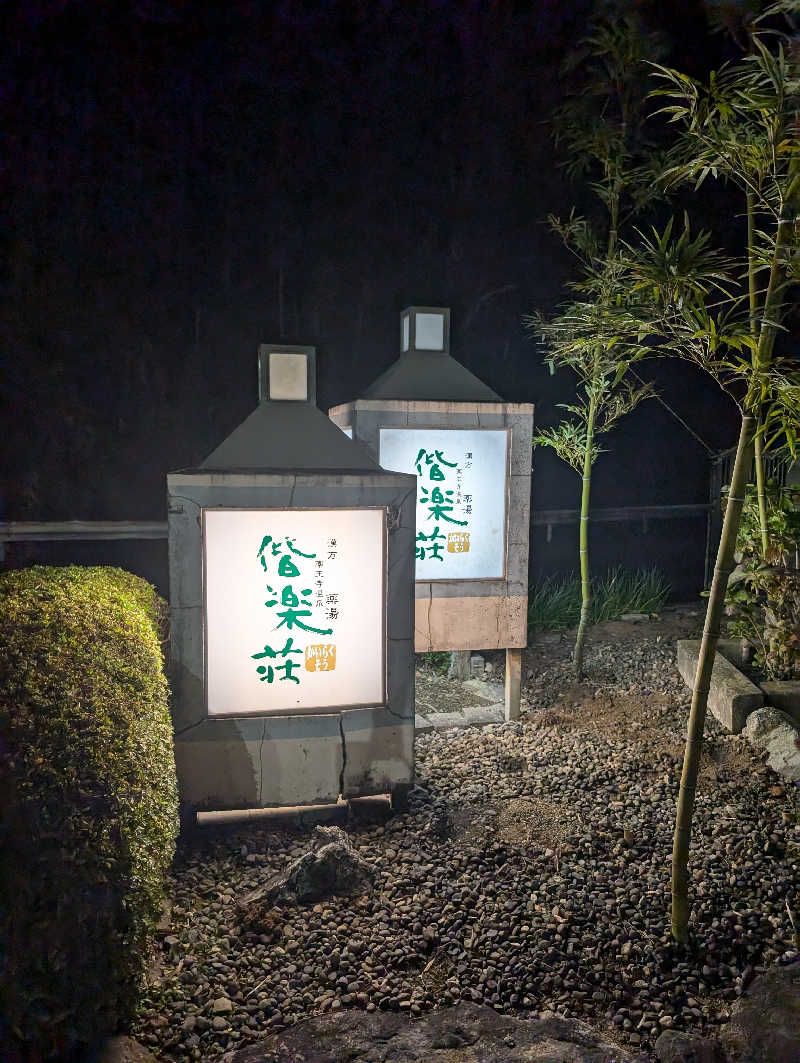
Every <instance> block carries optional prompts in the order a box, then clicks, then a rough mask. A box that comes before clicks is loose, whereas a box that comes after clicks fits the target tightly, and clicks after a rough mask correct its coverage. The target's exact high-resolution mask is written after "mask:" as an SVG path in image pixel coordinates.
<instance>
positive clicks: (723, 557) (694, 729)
mask: <svg viewBox="0 0 800 1063" xmlns="http://www.w3.org/2000/svg"><path fill="white" fill-rule="evenodd" d="M754 432H755V419H754V418H753V417H752V416H751V415H749V414H747V415H745V416H743V417H742V424H741V430H740V432H739V442H738V445H737V447H736V460H735V462H734V466H733V477H732V480H731V489H730V494H729V495H728V504H727V506H726V507H725V517H724V520H723V522H722V535H721V536H720V542H719V550H718V551H717V561H716V564H715V566H714V578H713V580H712V582H711V592H710V595H709V599H708V608H707V609H706V620H705V625H704V627H703V639H702V642H701V643H700V657H699V660H698V662H697V672H696V673H695V680H694V689H693V691H692V707H691V709H690V711H689V730H688V736H687V739H686V749H685V751H684V756H683V771H682V772H681V785H680V791H679V793H678V807H677V811H676V816H675V834H674V836H673V841H672V936H673V938H674V939H675V940H676V941H677V942H678V943H679V944H681V945H686V944H688V941H689V872H688V861H689V842H690V840H691V833H692V815H693V812H694V799H695V793H696V789H697V772H698V769H699V766H700V753H701V750H702V745H703V730H704V728H705V722H706V710H707V708H708V691H709V687H710V685H711V672H712V669H713V667H714V656H715V654H716V650H717V643H718V641H719V634H720V621H721V619H722V613H723V608H724V605H725V592H726V590H727V587H728V577H729V576H730V574H731V571H732V570H733V554H734V549H735V546H736V536H737V533H738V531H739V521H740V518H741V513H742V504H743V502H744V491H745V486H746V484H747V473H748V471H749V469H750V463H751V461H752V460H753V434H754Z"/></svg>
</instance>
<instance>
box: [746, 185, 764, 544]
mask: <svg viewBox="0 0 800 1063" xmlns="http://www.w3.org/2000/svg"><path fill="white" fill-rule="evenodd" d="M754 244H755V197H754V195H753V192H752V189H750V188H748V190H747V286H748V295H749V302H750V334H751V336H752V337H753V339H754V340H757V339H758V292H757V289H756V263H755V255H754ZM752 360H753V369H754V370H757V369H758V353H757V352H756V351H754V352H753V358H752ZM758 420H759V424H758V425H757V426H756V437H755V466H756V492H757V494H758V523H759V526H760V528H761V555H762V557H764V558H766V556H767V552H768V550H769V537H768V535H767V494H766V489H765V486H764V453H763V448H762V441H761V435H760V433H759V432H758V427H760V420H761V411H760V410H758Z"/></svg>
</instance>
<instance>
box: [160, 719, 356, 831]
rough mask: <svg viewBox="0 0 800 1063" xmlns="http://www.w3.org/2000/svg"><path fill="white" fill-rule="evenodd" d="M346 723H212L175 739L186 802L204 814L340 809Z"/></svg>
mask: <svg viewBox="0 0 800 1063" xmlns="http://www.w3.org/2000/svg"><path fill="white" fill-rule="evenodd" d="M342 763H343V760H342V740H341V733H340V730H339V717H338V716H335V715H331V716H289V717H286V716H283V717H271V718H268V719H265V718H258V719H238V720H206V721H204V722H203V723H201V724H199V725H197V726H196V727H192V728H191V729H190V730H189V731H186V732H183V733H181V734H178V735H177V736H176V738H175V765H176V768H177V772H178V779H179V781H180V796H181V801H182V802H184V803H187V804H189V805H191V806H192V807H194V808H195V809H199V810H206V809H207V810H209V811H224V810H228V809H247V808H270V807H274V806H278V805H307V804H310V805H316V804H320V805H321V804H328V803H335V802H336V801H337V800H338V798H339V782H340V779H341V773H342Z"/></svg>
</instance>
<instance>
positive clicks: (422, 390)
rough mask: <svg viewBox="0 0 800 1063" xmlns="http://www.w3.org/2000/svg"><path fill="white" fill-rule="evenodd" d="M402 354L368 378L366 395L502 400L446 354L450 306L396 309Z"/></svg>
mask: <svg viewBox="0 0 800 1063" xmlns="http://www.w3.org/2000/svg"><path fill="white" fill-rule="evenodd" d="M400 322H401V326H400V346H401V352H402V353H401V354H400V357H399V358H398V359H397V361H396V362H393V363H392V364H391V365H390V366H389V368H388V369H387V370H386V371H385V372H384V373H382V374H381V376H379V377H378V379H377V380H375V381H373V383H372V384H370V386H369V387H368V388H367V389H366V391H365V392H364V394H363V396H362V397H363V398H365V399H379V400H380V399H386V400H401V401H408V402H414V401H417V402H502V401H503V400H502V399H501V398H500V396H499V395H498V394H497V392H496V391H493V390H492V389H491V388H490V387H489V385H488V384H484V382H483V381H482V380H480V379H478V377H476V376H475V374H474V373H471V372H470V371H469V369H467V368H466V366H463V365H462V364H461V363H460V362H458V361H456V359H455V358H453V357H452V356H451V355H450V352H449V348H450V310H449V309H448V308H447V307H436V306H408V307H406V308H405V310H403V312H402V314H401V315H400Z"/></svg>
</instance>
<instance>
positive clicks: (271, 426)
mask: <svg viewBox="0 0 800 1063" xmlns="http://www.w3.org/2000/svg"><path fill="white" fill-rule="evenodd" d="M275 396H280V397H275ZM259 399H260V401H259V404H258V406H257V407H256V409H255V410H253V412H252V413H251V414H250V416H249V417H247V418H245V420H244V421H242V423H241V424H240V425H239V427H238V428H235V429H234V430H233V432H231V434H230V435H229V436H228V437H227V439H225V440H223V442H222V443H220V445H219V446H218V447H217V448H216V449H215V450H213V451H212V452H211V454H209V455H208V457H207V458H206V459H205V460H204V461H202V462H201V463H200V466H199V468H201V469H205V470H209V471H220V472H223V471H224V472H234V471H237V470H248V471H255V470H259V471H269V472H287V473H294V472H347V473H353V472H380V471H381V469H380V466H379V465H378V463H377V462H376V461H375V460H374V459H373V458H371V457H370V455H369V453H368V452H367V450H366V448H365V447H364V446H362V445H361V444H360V443H357V442H354V441H353V440H351V439H348V437H347V436H346V435H345V434H344V432H342V430H341V429H340V428H338V427H337V426H336V425H335V424H334V423H333V422H332V421H331V420H329V418H328V417H326V416H325V414H324V413H323V412H322V410H320V409H318V407H317V405H316V401H315V399H316V350H315V348H314V347H296V346H290V345H287V344H261V346H260V347H259Z"/></svg>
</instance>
